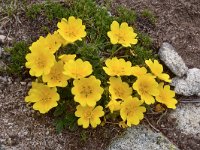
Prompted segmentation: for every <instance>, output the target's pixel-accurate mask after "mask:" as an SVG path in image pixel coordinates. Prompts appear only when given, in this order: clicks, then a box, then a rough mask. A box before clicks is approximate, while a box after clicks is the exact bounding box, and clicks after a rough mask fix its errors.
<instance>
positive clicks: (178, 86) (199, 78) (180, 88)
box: [171, 68, 200, 96]
mask: <svg viewBox="0 0 200 150" xmlns="http://www.w3.org/2000/svg"><path fill="white" fill-rule="evenodd" d="M171 85H172V86H174V87H175V88H174V91H175V92H176V93H177V94H180V95H184V96H191V95H197V96H200V94H199V93H200V69H198V68H193V69H189V70H188V72H187V76H186V78H178V77H175V78H173V79H172V83H171Z"/></svg>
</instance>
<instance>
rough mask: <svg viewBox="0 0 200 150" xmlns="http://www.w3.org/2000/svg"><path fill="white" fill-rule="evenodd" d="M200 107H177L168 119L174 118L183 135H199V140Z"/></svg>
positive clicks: (184, 105) (188, 104)
mask: <svg viewBox="0 0 200 150" xmlns="http://www.w3.org/2000/svg"><path fill="white" fill-rule="evenodd" d="M199 114H200V107H199V106H197V105H195V104H191V103H187V104H183V103H181V104H180V105H178V107H177V109H176V111H173V112H172V113H170V116H169V117H172V118H176V122H177V125H178V126H177V127H178V129H180V130H181V131H182V133H185V134H194V135H199V138H200V130H199V129H200V115H199Z"/></svg>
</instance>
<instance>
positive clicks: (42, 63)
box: [35, 58, 46, 68]
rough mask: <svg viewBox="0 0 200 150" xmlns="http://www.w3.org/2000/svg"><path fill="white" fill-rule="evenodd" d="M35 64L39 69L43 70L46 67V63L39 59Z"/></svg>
mask: <svg viewBox="0 0 200 150" xmlns="http://www.w3.org/2000/svg"><path fill="white" fill-rule="evenodd" d="M35 63H36V64H37V66H38V67H39V68H44V67H45V66H46V62H45V61H44V59H41V58H38V59H37V60H36V62H35Z"/></svg>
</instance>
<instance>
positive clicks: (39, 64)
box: [26, 49, 55, 77]
mask: <svg viewBox="0 0 200 150" xmlns="http://www.w3.org/2000/svg"><path fill="white" fill-rule="evenodd" d="M26 60H27V62H26V67H27V68H30V71H29V73H30V75H31V76H36V77H39V76H41V75H43V74H49V72H50V70H51V67H52V66H53V65H54V62H55V56H54V55H53V54H52V53H50V52H49V51H48V50H47V49H43V50H40V49H35V50H34V51H32V52H31V53H28V54H27V55H26Z"/></svg>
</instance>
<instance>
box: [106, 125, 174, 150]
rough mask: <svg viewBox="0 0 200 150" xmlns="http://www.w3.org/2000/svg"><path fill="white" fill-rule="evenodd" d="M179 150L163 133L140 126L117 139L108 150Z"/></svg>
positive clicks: (130, 129)
mask: <svg viewBox="0 0 200 150" xmlns="http://www.w3.org/2000/svg"><path fill="white" fill-rule="evenodd" d="M169 149H173V150H178V148H177V147H176V146H174V145H173V144H172V143H171V142H170V141H169V140H168V139H167V138H165V137H164V136H163V135H162V134H161V133H155V132H153V131H152V130H150V129H149V128H147V127H145V126H143V125H139V126H134V127H131V128H128V129H127V131H126V132H125V135H123V136H122V137H120V138H118V139H116V140H115V141H113V142H112V143H111V145H110V146H109V147H108V150H169Z"/></svg>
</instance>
